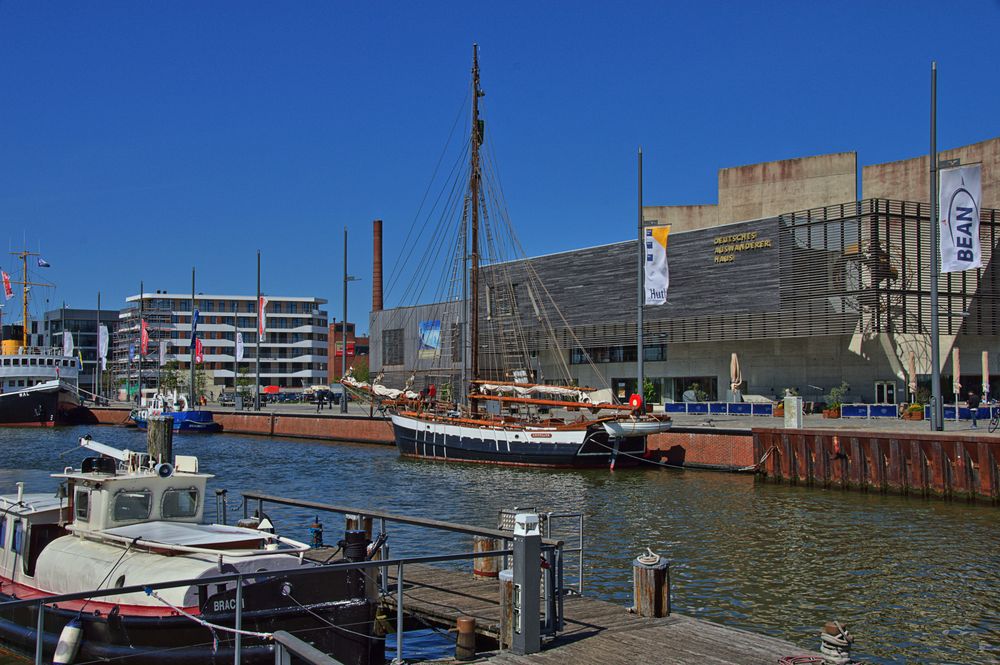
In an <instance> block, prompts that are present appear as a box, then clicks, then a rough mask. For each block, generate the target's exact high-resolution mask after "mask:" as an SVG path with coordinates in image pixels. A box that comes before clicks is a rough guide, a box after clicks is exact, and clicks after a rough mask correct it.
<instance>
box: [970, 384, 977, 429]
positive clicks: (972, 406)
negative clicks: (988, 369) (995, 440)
mask: <svg viewBox="0 0 1000 665" xmlns="http://www.w3.org/2000/svg"><path fill="white" fill-rule="evenodd" d="M968 402H969V413H970V414H972V429H979V426H978V425H977V424H976V415H977V413H976V412H977V411H979V395H978V394H977V393H976V391H974V390H970V391H969V399H968Z"/></svg>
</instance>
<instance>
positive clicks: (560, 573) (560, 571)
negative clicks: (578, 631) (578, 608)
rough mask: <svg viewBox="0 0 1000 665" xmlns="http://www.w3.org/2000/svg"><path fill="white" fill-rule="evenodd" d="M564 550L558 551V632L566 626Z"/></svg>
mask: <svg viewBox="0 0 1000 665" xmlns="http://www.w3.org/2000/svg"><path fill="white" fill-rule="evenodd" d="M563 564H564V558H563V550H562V547H560V548H559V549H557V550H556V631H557V632H558V631H560V630H562V629H563V628H565V626H566V624H565V623H564V622H563V599H564V598H565V596H566V593H565V590H564V589H563V584H565V579H564V577H563V574H564V573H563Z"/></svg>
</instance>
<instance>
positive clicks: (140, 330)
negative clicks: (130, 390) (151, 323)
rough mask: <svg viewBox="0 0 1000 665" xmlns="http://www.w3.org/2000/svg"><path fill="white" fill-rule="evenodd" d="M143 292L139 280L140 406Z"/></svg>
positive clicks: (140, 396)
mask: <svg viewBox="0 0 1000 665" xmlns="http://www.w3.org/2000/svg"><path fill="white" fill-rule="evenodd" d="M144 291H145V286H144V285H143V282H142V280H139V378H138V379H137V380H136V383H137V388H136V394H137V395H138V396H139V401H138V404H139V406H140V407H141V406H142V352H143V349H142V315H143V302H142V300H143V292H144Z"/></svg>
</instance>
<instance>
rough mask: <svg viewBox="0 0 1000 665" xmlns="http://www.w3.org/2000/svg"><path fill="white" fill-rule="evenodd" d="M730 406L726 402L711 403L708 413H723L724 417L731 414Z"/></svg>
mask: <svg viewBox="0 0 1000 665" xmlns="http://www.w3.org/2000/svg"><path fill="white" fill-rule="evenodd" d="M728 407H729V405H728V404H726V403H725V402H709V403H708V412H709V413H721V414H723V415H725V414H727V413H729V408H728Z"/></svg>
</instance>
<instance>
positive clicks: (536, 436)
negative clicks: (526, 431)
mask: <svg viewBox="0 0 1000 665" xmlns="http://www.w3.org/2000/svg"><path fill="white" fill-rule="evenodd" d="M531 438H532V439H551V438H552V435H551V434H544V433H542V434H537V433H535V432H532V433H531Z"/></svg>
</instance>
